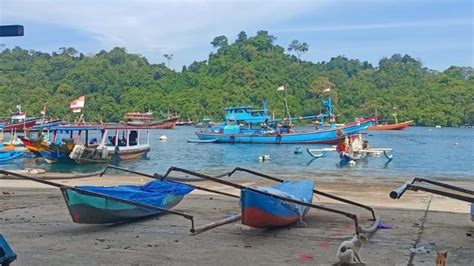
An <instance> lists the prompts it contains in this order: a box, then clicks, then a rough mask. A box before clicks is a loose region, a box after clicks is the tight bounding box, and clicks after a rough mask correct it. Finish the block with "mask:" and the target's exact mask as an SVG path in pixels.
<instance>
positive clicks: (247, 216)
mask: <svg viewBox="0 0 474 266" xmlns="http://www.w3.org/2000/svg"><path fill="white" fill-rule="evenodd" d="M313 187H314V183H313V181H311V180H299V181H285V182H283V183H280V184H276V185H274V186H271V187H259V188H256V189H258V190H262V191H266V192H268V193H272V194H276V195H280V196H283V197H290V198H293V199H297V200H300V201H304V202H308V203H311V202H312V201H313ZM240 197H241V198H240V205H241V208H242V224H244V225H248V226H251V227H256V228H272V227H279V226H286V225H289V224H292V223H295V222H298V221H300V220H301V219H302V218H303V216H304V215H306V213H307V212H308V210H309V208H308V207H305V206H301V205H298V204H294V203H290V202H286V201H281V200H278V199H275V198H272V197H270V196H267V195H263V194H260V193H258V192H255V191H252V190H249V189H242V190H241V194H240Z"/></svg>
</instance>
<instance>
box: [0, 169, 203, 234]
mask: <svg viewBox="0 0 474 266" xmlns="http://www.w3.org/2000/svg"><path fill="white" fill-rule="evenodd" d="M0 173H1V174H4V175H11V176H15V177H19V178H23V179H27V180H30V181H33V182H38V183H41V184H45V185H48V186H53V187H57V188H59V189H71V190H73V191H76V192H78V193H81V194H84V195H89V196H95V197H100V198H104V199H108V200H113V201H117V202H121V203H125V204H129V205H133V206H136V207H139V208H144V209H148V210H151V211H158V212H166V213H171V214H175V215H179V216H183V217H184V218H186V219H188V220H190V221H191V230H194V217H193V216H192V215H189V214H186V213H182V212H177V211H173V210H170V209H165V208H160V207H156V206H152V205H148V204H143V203H139V202H135V201H130V200H125V199H121V198H117V197H113V196H109V195H106V194H102V193H98V192H92V191H88V190H83V189H80V188H77V187H70V186H67V185H62V184H58V183H54V182H51V181H47V180H42V179H39V178H36V177H32V176H26V175H22V174H18V173H15V172H11V171H6V170H1V169H0Z"/></svg>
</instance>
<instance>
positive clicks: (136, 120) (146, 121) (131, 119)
mask: <svg viewBox="0 0 474 266" xmlns="http://www.w3.org/2000/svg"><path fill="white" fill-rule="evenodd" d="M123 119H124V120H125V122H126V124H127V125H129V126H133V127H140V128H155V129H172V128H175V127H176V123H177V122H178V120H179V116H172V117H168V118H167V119H163V120H155V118H154V117H153V113H151V112H148V113H127V114H125V115H124V117H123Z"/></svg>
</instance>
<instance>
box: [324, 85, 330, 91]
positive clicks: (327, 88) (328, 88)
mask: <svg viewBox="0 0 474 266" xmlns="http://www.w3.org/2000/svg"><path fill="white" fill-rule="evenodd" d="M330 91H331V86H329V85H326V86H324V89H323V92H330Z"/></svg>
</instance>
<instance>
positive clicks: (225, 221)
mask: <svg viewBox="0 0 474 266" xmlns="http://www.w3.org/2000/svg"><path fill="white" fill-rule="evenodd" d="M240 219H242V215H241V214H239V215H232V216H230V217H227V218H224V219H221V220H218V221H215V222H212V223H209V224H205V225H202V226H198V227H195V228H192V229H191V230H190V231H191V233H192V234H193V235H197V234H199V233H202V232H204V231H207V230H209V229H212V228H216V227H218V226H222V225H225V224H230V223H233V222H237V221H239V220H240Z"/></svg>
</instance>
